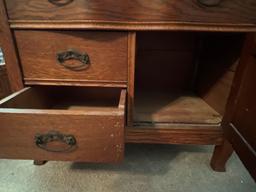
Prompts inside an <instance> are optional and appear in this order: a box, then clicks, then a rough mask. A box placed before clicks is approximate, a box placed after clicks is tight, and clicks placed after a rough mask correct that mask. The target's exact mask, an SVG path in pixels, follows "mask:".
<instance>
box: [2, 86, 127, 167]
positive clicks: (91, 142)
mask: <svg viewBox="0 0 256 192" xmlns="http://www.w3.org/2000/svg"><path fill="white" fill-rule="evenodd" d="M80 93H81V92H80ZM24 94H25V96H23V95H24ZM45 94H49V92H46V93H45ZM39 95H40V94H39ZM61 95H62V97H64V95H63V94H61ZM82 95H83V97H84V98H86V95H84V94H82ZM125 95H126V91H125V90H123V91H119V97H116V98H115V99H116V100H117V105H116V107H115V108H114V107H109V108H108V107H104V109H103V108H101V107H100V106H98V105H97V103H91V106H90V105H89V106H88V107H86V110H84V109H83V108H79V109H78V108H73V107H72V106H71V107H67V108H66V109H56V108H55V109H52V108H50V107H49V108H48V104H49V103H48V102H45V101H44V100H43V98H44V97H45V96H42V97H41V98H38V93H36V92H35V91H34V88H26V89H24V90H22V91H20V92H19V93H15V94H13V95H11V96H9V97H8V98H6V99H4V100H2V101H0V122H1V127H0V130H1V133H2V134H1V136H2V139H1V141H0V157H1V158H8V159H9V158H11V159H43V160H65V161H66V160H67V161H84V162H120V161H121V160H122V159H123V152H124V110H125V109H124V105H125ZM98 97H99V95H98ZM46 98H47V97H46ZM75 98H76V97H75V96H74V98H73V99H74V100H73V101H76V99H75ZM102 99H103V100H104V96H102ZM31 100H37V101H35V102H33V101H31ZM40 101H41V102H40ZM6 103H7V104H6ZM24 103H25V104H24ZM94 106H95V107H94ZM33 107H34V108H33ZM43 107H45V108H46V109H44V108H43ZM49 131H59V132H60V133H63V134H71V135H74V136H75V138H76V141H77V146H76V148H75V150H73V151H70V152H65V153H60V152H59V153H54V152H48V151H45V150H42V149H40V148H38V147H37V146H36V145H35V141H34V137H35V135H36V134H46V133H48V132H49Z"/></svg>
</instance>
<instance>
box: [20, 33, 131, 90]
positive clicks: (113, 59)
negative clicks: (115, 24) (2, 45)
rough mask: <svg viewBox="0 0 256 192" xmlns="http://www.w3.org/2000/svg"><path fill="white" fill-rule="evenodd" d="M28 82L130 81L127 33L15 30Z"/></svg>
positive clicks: (98, 82) (102, 82) (89, 82)
mask: <svg viewBox="0 0 256 192" xmlns="http://www.w3.org/2000/svg"><path fill="white" fill-rule="evenodd" d="M15 37H16V42H17V47H18V51H19V56H20V60H21V65H22V69H23V73H24V79H25V83H27V84H68V85H70V84H71V85H74V84H76V83H80V84H104V85H107V84H117V85H120V86H121V85H122V86H126V82H127V65H128V63H127V52H128V51H127V49H128V48H127V33H125V32H95V31H94V32H92V31H91V32H86V31H26V30H17V31H15Z"/></svg>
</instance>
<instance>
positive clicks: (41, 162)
mask: <svg viewBox="0 0 256 192" xmlns="http://www.w3.org/2000/svg"><path fill="white" fill-rule="evenodd" d="M45 163H47V161H42V160H34V165H38V166H39V165H44V164H45Z"/></svg>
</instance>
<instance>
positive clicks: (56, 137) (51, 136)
mask: <svg viewBox="0 0 256 192" xmlns="http://www.w3.org/2000/svg"><path fill="white" fill-rule="evenodd" d="M51 142H61V143H64V144H66V145H67V147H65V148H62V149H60V148H53V147H52V148H51V147H50V146H48V144H49V143H51ZM35 144H36V145H37V146H38V147H39V148H41V149H44V150H46V151H49V152H70V151H72V150H74V149H75V148H76V139H75V137H74V136H73V135H64V134H62V133H59V132H56V131H51V132H49V133H46V134H37V135H36V136H35Z"/></svg>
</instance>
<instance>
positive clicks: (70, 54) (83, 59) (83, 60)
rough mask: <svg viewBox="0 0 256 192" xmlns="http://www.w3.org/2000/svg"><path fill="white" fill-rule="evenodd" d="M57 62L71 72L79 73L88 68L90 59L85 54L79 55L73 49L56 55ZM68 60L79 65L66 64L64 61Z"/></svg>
mask: <svg viewBox="0 0 256 192" xmlns="http://www.w3.org/2000/svg"><path fill="white" fill-rule="evenodd" d="M57 60H58V62H59V64H61V65H62V66H63V67H65V68H67V69H70V70H73V71H80V70H84V69H86V68H88V67H89V64H90V58H89V55H88V54H87V53H83V54H81V53H79V52H78V51H75V50H73V49H70V50H68V51H64V52H61V53H57ZM68 60H77V61H79V62H80V63H79V64H77V65H74V64H72V65H71V64H67V63H65V61H68Z"/></svg>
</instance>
